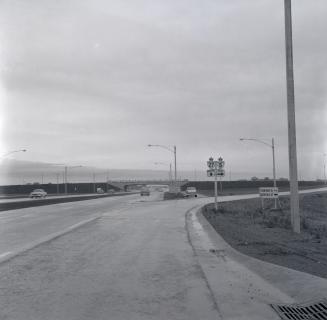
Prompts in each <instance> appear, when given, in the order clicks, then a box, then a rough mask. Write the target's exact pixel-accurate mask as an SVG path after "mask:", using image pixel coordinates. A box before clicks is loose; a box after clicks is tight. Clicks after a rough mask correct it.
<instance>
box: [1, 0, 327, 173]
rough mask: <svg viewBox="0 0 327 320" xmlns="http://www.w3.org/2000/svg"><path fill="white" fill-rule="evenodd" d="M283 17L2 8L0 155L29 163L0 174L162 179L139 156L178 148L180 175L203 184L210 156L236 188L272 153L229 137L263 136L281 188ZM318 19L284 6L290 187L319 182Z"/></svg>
mask: <svg viewBox="0 0 327 320" xmlns="http://www.w3.org/2000/svg"><path fill="white" fill-rule="evenodd" d="M283 5H284V1H282V0H232V1H231V0H215V1H213V0H203V1H195V0H165V1H163V0H161V1H157V0H151V1H150V0H119V1H117V0H116V1H114V0H57V1H52V0H51V1H50V0H29V1H24V0H0V112H1V123H0V128H1V130H0V132H1V139H0V154H1V155H4V154H6V153H7V152H10V151H12V150H19V149H23V148H24V149H26V150H27V152H24V153H23V152H21V153H13V154H11V155H10V156H3V157H2V159H1V160H2V166H3V169H2V170H1V171H2V173H3V172H5V174H6V177H7V178H8V176H10V175H11V174H13V173H14V171H15V168H16V167H17V163H19V166H20V167H21V165H22V163H24V162H25V163H26V170H27V171H28V170H30V165H31V163H41V164H42V163H43V164H50V166H51V164H55V163H57V164H58V163H60V164H66V165H83V166H87V167H92V168H98V169H99V170H107V169H110V170H114V169H117V170H118V169H133V170H135V169H137V170H145V169H149V170H167V165H169V163H170V162H172V161H173V154H172V153H170V152H169V151H167V150H165V149H161V148H154V147H153V148H149V147H147V145H148V144H160V145H165V146H169V147H173V146H174V145H176V147H177V165H178V170H181V171H190V172H193V171H194V170H197V171H198V172H201V174H202V173H203V174H205V171H206V169H207V167H206V161H207V159H208V158H209V157H210V156H213V157H214V158H218V156H222V157H223V158H224V159H225V161H226V169H227V170H228V171H231V172H233V176H234V177H235V178H241V177H245V178H248V177H251V176H259V177H264V176H271V175H272V156H271V150H270V149H269V147H268V146H265V145H263V144H259V143H255V142H250V141H248V142H241V141H240V140H239V138H241V137H245V138H257V139H262V140H264V141H266V142H267V143H270V142H271V138H272V137H274V139H275V144H276V163H277V175H278V177H287V176H288V147H287V105H286V82H285V40H284V7H283ZM326 16H327V2H326V0H315V1H309V0H297V1H293V36H294V70H295V71H294V72H295V96H296V122H297V123H296V124H297V147H298V167H299V175H300V177H301V178H302V179H316V178H322V177H323V164H324V153H325V152H327V139H326V128H327V90H326V88H327V41H326V30H327V19H326ZM325 158H326V157H325ZM9 162H10V164H11V165H9V164H8V163H9ZM154 162H165V165H164V164H163V165H162V166H161V167H160V166H158V165H157V166H156V165H154ZM165 166H166V167H165ZM40 170H41V171H42V170H43V169H40ZM2 177H3V176H2ZM0 178H1V175H0Z"/></svg>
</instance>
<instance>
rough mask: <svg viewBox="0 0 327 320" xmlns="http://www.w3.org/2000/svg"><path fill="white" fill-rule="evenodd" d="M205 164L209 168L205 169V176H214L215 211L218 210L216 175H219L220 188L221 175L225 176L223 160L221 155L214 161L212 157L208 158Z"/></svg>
mask: <svg viewBox="0 0 327 320" xmlns="http://www.w3.org/2000/svg"><path fill="white" fill-rule="evenodd" d="M207 166H208V168H209V170H207V176H208V177H215V181H214V184H215V211H216V212H217V211H218V187H217V177H218V176H219V177H220V188H221V189H222V184H221V177H224V176H225V170H224V166H225V161H224V160H223V158H222V157H220V158H219V159H218V161H214V160H213V158H212V157H210V158H209V161H207Z"/></svg>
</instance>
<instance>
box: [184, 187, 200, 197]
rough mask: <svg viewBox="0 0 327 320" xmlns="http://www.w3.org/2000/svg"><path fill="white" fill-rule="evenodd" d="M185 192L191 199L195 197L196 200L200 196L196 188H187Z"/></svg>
mask: <svg viewBox="0 0 327 320" xmlns="http://www.w3.org/2000/svg"><path fill="white" fill-rule="evenodd" d="M185 192H186V194H187V195H188V196H189V197H195V198H196V197H197V196H198V194H197V191H196V188H195V187H187V188H186V191H185Z"/></svg>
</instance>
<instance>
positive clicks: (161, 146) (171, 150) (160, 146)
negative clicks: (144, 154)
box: [148, 144, 174, 153]
mask: <svg viewBox="0 0 327 320" xmlns="http://www.w3.org/2000/svg"><path fill="white" fill-rule="evenodd" d="M148 147H159V148H163V149H166V150H168V151H170V152H172V153H174V150H173V149H170V148H169V147H167V146H164V145H161V144H148Z"/></svg>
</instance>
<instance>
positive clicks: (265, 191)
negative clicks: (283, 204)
mask: <svg viewBox="0 0 327 320" xmlns="http://www.w3.org/2000/svg"><path fill="white" fill-rule="evenodd" d="M259 194H260V197H261V198H263V199H277V198H278V188H275V187H272V188H259Z"/></svg>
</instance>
